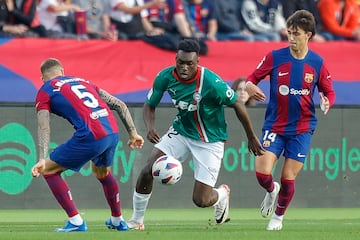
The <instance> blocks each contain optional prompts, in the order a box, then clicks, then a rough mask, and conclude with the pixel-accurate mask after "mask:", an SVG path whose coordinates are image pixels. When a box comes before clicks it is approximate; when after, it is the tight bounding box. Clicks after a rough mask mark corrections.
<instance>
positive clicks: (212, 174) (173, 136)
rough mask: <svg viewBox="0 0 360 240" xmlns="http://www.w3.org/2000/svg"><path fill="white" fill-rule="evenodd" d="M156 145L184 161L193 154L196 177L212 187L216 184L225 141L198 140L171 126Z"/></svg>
mask: <svg viewBox="0 0 360 240" xmlns="http://www.w3.org/2000/svg"><path fill="white" fill-rule="evenodd" d="M155 147H156V148H158V149H160V150H161V151H162V152H164V153H165V154H168V155H171V156H173V157H175V158H176V159H178V160H179V161H180V162H182V163H184V162H185V161H186V160H187V159H188V158H189V157H190V156H192V160H193V163H194V177H195V179H196V180H197V181H199V182H202V183H204V184H206V185H209V186H211V187H214V186H215V184H216V181H217V178H218V175H219V172H220V168H221V161H222V158H223V155H224V143H223V142H214V143H207V142H202V141H197V140H194V139H191V138H188V137H185V136H183V135H181V134H179V133H178V132H176V130H174V129H173V128H172V127H170V129H169V130H168V131H167V133H166V134H165V135H164V136H162V138H161V140H160V142H159V143H157V144H155Z"/></svg>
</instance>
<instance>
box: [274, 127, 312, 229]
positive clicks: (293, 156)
mask: <svg viewBox="0 0 360 240" xmlns="http://www.w3.org/2000/svg"><path fill="white" fill-rule="evenodd" d="M311 137H312V134H311V133H303V134H299V135H296V136H293V137H291V138H289V139H288V140H287V141H286V146H285V149H284V156H285V163H284V166H283V169H282V173H281V190H280V192H279V198H278V201H277V207H276V210H275V213H274V214H273V216H272V218H271V220H270V222H269V224H268V226H267V230H281V229H282V221H283V217H284V215H285V211H286V209H287V208H288V206H289V204H290V202H291V200H292V198H293V196H294V194H295V180H296V177H297V175H298V174H299V172H300V171H301V169H302V168H303V165H304V161H305V158H306V154H307V152H308V151H309V149H310V142H311Z"/></svg>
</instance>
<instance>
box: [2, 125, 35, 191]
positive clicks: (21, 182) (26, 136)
mask: <svg viewBox="0 0 360 240" xmlns="http://www.w3.org/2000/svg"><path fill="white" fill-rule="evenodd" d="M35 162H36V146H35V143H34V139H33V137H32V135H31V133H30V132H29V131H28V129H26V128H25V127H24V126H23V125H21V124H18V123H9V124H6V125H4V126H3V127H2V128H0V191H2V192H5V193H7V194H18V193H21V192H23V191H24V190H25V189H26V188H27V187H28V186H29V185H30V183H31V181H32V177H31V174H30V170H31V168H32V166H33V165H34V164H35Z"/></svg>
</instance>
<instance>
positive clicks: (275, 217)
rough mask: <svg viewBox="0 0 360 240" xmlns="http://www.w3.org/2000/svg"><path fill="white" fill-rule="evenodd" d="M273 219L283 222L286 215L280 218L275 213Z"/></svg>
mask: <svg viewBox="0 0 360 240" xmlns="http://www.w3.org/2000/svg"><path fill="white" fill-rule="evenodd" d="M271 218H273V219H277V220H279V221H282V220H283V218H284V215H281V216H279V215H277V214H276V213H274V214H273V215H272V217H271Z"/></svg>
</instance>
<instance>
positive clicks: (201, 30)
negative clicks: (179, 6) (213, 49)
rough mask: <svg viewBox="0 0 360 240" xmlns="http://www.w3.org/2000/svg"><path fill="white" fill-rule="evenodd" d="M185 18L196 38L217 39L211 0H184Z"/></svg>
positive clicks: (213, 7) (214, 13)
mask: <svg viewBox="0 0 360 240" xmlns="http://www.w3.org/2000/svg"><path fill="white" fill-rule="evenodd" d="M184 9H185V14H186V18H187V20H188V21H189V24H190V28H191V30H192V32H193V34H194V36H195V37H196V38H198V39H204V40H210V41H217V38H216V34H217V28H218V26H217V20H216V10H215V5H214V2H213V0H184Z"/></svg>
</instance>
